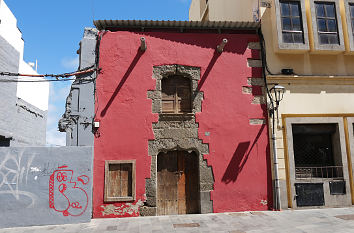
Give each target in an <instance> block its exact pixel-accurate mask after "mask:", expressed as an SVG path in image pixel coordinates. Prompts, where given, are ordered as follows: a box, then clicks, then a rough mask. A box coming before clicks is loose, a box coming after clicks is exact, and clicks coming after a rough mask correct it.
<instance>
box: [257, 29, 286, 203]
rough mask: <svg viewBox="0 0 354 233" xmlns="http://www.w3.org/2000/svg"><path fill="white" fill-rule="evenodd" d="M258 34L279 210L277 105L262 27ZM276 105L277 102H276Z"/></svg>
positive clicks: (275, 190)
mask: <svg viewBox="0 0 354 233" xmlns="http://www.w3.org/2000/svg"><path fill="white" fill-rule="evenodd" d="M258 36H259V39H260V44H261V59H262V76H263V80H264V86H265V88H266V92H267V96H268V98H269V100H270V104H271V106H270V110H269V114H270V115H271V116H272V145H273V170H274V173H273V174H274V185H273V194H274V202H275V203H274V207H273V208H274V210H280V208H281V202H280V184H279V174H278V168H279V164H278V156H277V142H276V136H275V108H276V107H278V106H276V107H275V106H274V102H273V98H272V95H271V93H270V91H269V88H268V83H267V77H266V72H268V73H270V74H272V73H271V72H270V71H269V69H268V65H267V61H266V60H267V57H266V51H265V41H264V37H263V33H262V29H261V28H259V29H258ZM276 104H277V105H278V104H279V103H276Z"/></svg>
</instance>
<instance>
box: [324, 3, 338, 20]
mask: <svg viewBox="0 0 354 233" xmlns="http://www.w3.org/2000/svg"><path fill="white" fill-rule="evenodd" d="M325 7H326V13H327V17H333V18H334V17H336V13H335V6H334V4H329V3H327V4H326V5H325Z"/></svg>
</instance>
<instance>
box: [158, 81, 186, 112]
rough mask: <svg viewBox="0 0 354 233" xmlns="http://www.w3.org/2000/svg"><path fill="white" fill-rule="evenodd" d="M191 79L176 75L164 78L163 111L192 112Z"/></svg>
mask: <svg viewBox="0 0 354 233" xmlns="http://www.w3.org/2000/svg"><path fill="white" fill-rule="evenodd" d="M191 105H192V102H191V81H190V80H189V79H188V78H186V77H183V76H179V75H174V76H169V77H167V78H164V79H162V113H171V114H172V113H175V114H180V113H190V112H191V111H192V108H191Z"/></svg>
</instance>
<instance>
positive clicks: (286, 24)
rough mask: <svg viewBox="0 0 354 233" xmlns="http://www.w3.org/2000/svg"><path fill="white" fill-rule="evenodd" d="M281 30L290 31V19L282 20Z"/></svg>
mask: <svg viewBox="0 0 354 233" xmlns="http://www.w3.org/2000/svg"><path fill="white" fill-rule="evenodd" d="M282 24H283V30H291V21H290V18H282Z"/></svg>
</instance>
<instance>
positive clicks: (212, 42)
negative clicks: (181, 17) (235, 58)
mask: <svg viewBox="0 0 354 233" xmlns="http://www.w3.org/2000/svg"><path fill="white" fill-rule="evenodd" d="M135 33H136V34H138V35H141V36H151V37H155V38H159V39H162V40H169V41H173V42H177V43H182V44H188V45H194V46H198V47H201V48H209V49H216V46H217V45H219V44H220V43H221V41H222V39H224V38H226V39H228V41H229V42H228V43H227V45H226V46H225V48H224V52H228V53H236V54H244V53H245V51H246V50H247V46H248V42H255V41H258V40H257V37H256V36H254V39H253V38H250V35H251V36H252V35H254V33H252V32H249V34H245V35H243V34H226V33H225V34H216V33H215V32H210V33H198V32H191V33H190V34H189V33H178V32H175V31H171V32H169V33H166V32H135ZM245 33H247V32H245ZM195 35H198V36H195ZM200 35H203V37H200ZM235 41H236V42H235Z"/></svg>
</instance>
